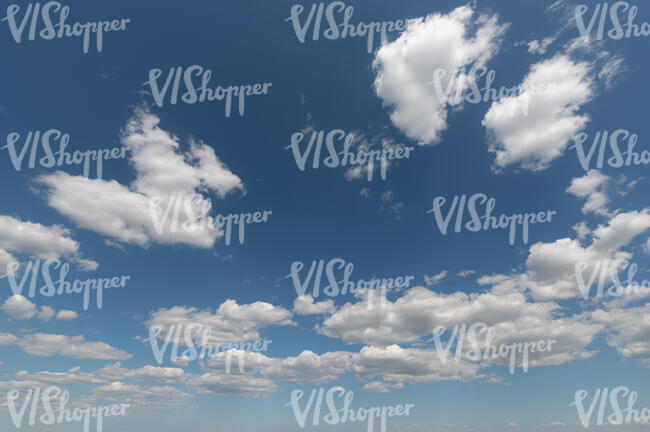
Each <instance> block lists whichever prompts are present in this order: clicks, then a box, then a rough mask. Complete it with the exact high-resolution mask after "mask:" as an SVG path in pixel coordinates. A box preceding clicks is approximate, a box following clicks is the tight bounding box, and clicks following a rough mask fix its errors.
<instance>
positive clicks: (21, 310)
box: [0, 294, 38, 320]
mask: <svg viewBox="0 0 650 432" xmlns="http://www.w3.org/2000/svg"><path fill="white" fill-rule="evenodd" d="M0 309H1V310H2V311H3V312H4V313H6V314H7V315H9V316H10V317H12V318H15V319H17V320H28V319H30V318H33V317H34V316H35V315H36V314H37V313H38V311H37V309H36V305H35V304H34V303H32V302H30V301H29V300H27V298H25V297H23V296H21V295H20V294H15V295H13V296H11V297H9V298H8V299H7V300H5V302H4V303H3V305H2V306H0Z"/></svg>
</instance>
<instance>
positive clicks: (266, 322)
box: [145, 300, 292, 346]
mask: <svg viewBox="0 0 650 432" xmlns="http://www.w3.org/2000/svg"><path fill="white" fill-rule="evenodd" d="M291 316H292V314H291V312H290V311H288V310H287V309H285V308H283V307H280V306H274V305H272V304H270V303H265V302H261V301H258V302H255V303H250V304H245V305H239V304H237V302H236V301H235V300H226V301H225V302H223V303H222V304H221V305H220V306H219V308H217V310H216V311H215V312H214V313H212V312H211V311H210V310H209V309H208V310H199V309H196V308H193V307H188V306H173V307H171V308H169V309H164V308H163V309H159V310H157V311H155V312H151V314H150V317H149V320H148V321H147V322H146V323H145V324H146V325H147V326H149V328H156V329H159V330H160V332H159V333H158V338H160V339H165V338H166V337H167V335H168V332H169V331H171V330H172V326H174V327H173V330H174V333H173V334H174V335H175V334H176V333H175V332H176V329H178V328H179V327H180V328H182V329H183V331H182V332H181V333H180V335H181V338H180V340H179V341H178V343H181V344H184V343H185V339H184V338H183V335H184V333H183V332H184V331H185V329H188V328H189V329H190V330H188V332H189V333H188V334H190V335H191V336H192V339H193V341H194V343H197V344H200V343H201V342H202V341H203V337H204V336H203V335H204V334H209V337H207V339H206V341H207V343H208V345H211V346H212V345H218V344H227V343H236V342H246V341H255V340H259V338H260V335H259V333H258V331H259V330H260V329H262V328H264V327H268V326H270V325H289V324H291V323H292V322H291ZM190 326H192V327H190ZM172 340H173V338H172Z"/></svg>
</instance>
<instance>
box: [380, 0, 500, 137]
mask: <svg viewBox="0 0 650 432" xmlns="http://www.w3.org/2000/svg"><path fill="white" fill-rule="evenodd" d="M505 29H506V26H503V25H499V24H498V18H497V16H496V15H479V16H478V17H476V16H475V14H474V11H473V10H472V8H471V7H470V6H462V7H458V8H456V9H454V10H453V11H452V12H451V13H449V14H446V15H442V14H439V13H436V14H432V15H429V16H427V17H426V18H417V19H413V20H410V21H408V27H407V29H406V30H405V31H404V32H402V34H401V35H400V36H399V37H398V38H397V40H395V41H394V42H391V43H388V44H385V45H383V46H382V47H381V48H380V49H379V50H378V51H377V53H376V55H375V60H374V62H373V68H374V69H375V70H376V72H377V77H376V79H375V82H374V87H375V91H376V93H377V95H378V96H379V97H380V98H381V99H382V100H383V102H384V105H388V106H391V107H392V108H393V111H392V112H391V114H390V119H391V121H392V122H393V124H394V125H395V126H397V127H398V128H399V129H401V130H402V131H403V132H404V133H405V134H406V135H407V136H408V137H409V138H411V139H413V140H417V141H418V144H420V145H435V144H437V143H438V142H439V141H440V134H441V132H442V131H443V130H445V129H446V128H447V106H446V102H445V101H444V100H443V99H442V98H440V99H439V98H438V96H436V92H435V90H434V88H433V86H431V85H429V83H431V82H432V77H433V74H434V72H435V71H436V70H444V71H445V72H446V74H445V76H444V77H443V83H442V84H443V89H444V88H446V84H447V83H448V82H450V79H453V78H451V77H452V76H454V74H455V73H458V75H456V78H457V79H458V81H456V82H457V83H459V85H460V86H461V87H463V84H462V83H463V82H465V81H466V80H467V78H468V76H467V75H466V74H465V73H464V72H461V71H460V70H461V68H462V67H464V66H466V67H467V68H472V67H474V68H478V67H481V66H483V65H484V64H486V62H487V61H488V60H489V59H490V58H491V57H492V56H493V55H494V54H495V53H496V52H497V51H498V49H499V46H500V44H501V37H502V35H503V33H504V31H505ZM472 30H475V32H474V33H473V34H472ZM466 85H467V83H466V82H465V84H464V86H465V87H466ZM452 87H454V88H455V87H456V85H455V84H452Z"/></svg>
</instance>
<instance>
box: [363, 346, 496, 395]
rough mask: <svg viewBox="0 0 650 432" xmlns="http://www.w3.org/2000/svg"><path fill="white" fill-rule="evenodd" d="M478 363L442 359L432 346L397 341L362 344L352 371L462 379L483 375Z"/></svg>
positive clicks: (413, 379)
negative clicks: (381, 344)
mask: <svg viewBox="0 0 650 432" xmlns="http://www.w3.org/2000/svg"><path fill="white" fill-rule="evenodd" d="M478 369H479V365H478V364H475V363H470V362H467V361H463V360H460V361H447V362H446V363H443V362H442V361H441V360H440V357H439V356H438V353H437V352H436V350H434V349H419V348H402V347H400V346H399V345H390V346H387V347H363V348H362V349H361V352H360V353H359V354H358V356H357V358H356V361H355V365H354V371H355V373H356V374H357V376H358V377H360V378H362V379H374V378H377V377H381V378H383V380H384V381H388V382H393V383H395V382H397V383H403V382H409V383H418V382H437V381H466V380H475V379H478V378H484V376H480V375H479V374H478V373H477V372H478ZM376 386H377V384H374V385H371V389H372V390H374V391H385V390H388V389H390V387H386V386H384V388H383V389H382V388H381V386H380V387H379V389H377V388H376Z"/></svg>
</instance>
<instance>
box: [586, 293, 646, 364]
mask: <svg viewBox="0 0 650 432" xmlns="http://www.w3.org/2000/svg"><path fill="white" fill-rule="evenodd" d="M592 316H593V319H594V321H597V322H600V323H603V324H606V325H607V326H608V327H609V328H610V329H611V330H612V331H611V333H610V334H609V335H608V337H607V343H608V344H609V345H610V346H612V347H614V348H616V350H617V351H618V353H619V354H620V355H622V356H623V357H627V358H633V359H636V360H638V361H640V362H641V363H643V364H644V365H645V366H650V339H649V338H648V335H650V321H648V317H649V316H650V303H648V304H645V305H644V306H640V307H635V308H626V309H623V308H615V309H612V310H596V311H594V312H593V313H592Z"/></svg>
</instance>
